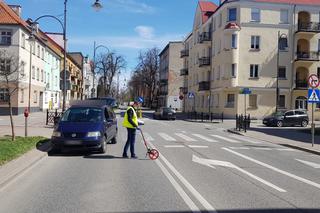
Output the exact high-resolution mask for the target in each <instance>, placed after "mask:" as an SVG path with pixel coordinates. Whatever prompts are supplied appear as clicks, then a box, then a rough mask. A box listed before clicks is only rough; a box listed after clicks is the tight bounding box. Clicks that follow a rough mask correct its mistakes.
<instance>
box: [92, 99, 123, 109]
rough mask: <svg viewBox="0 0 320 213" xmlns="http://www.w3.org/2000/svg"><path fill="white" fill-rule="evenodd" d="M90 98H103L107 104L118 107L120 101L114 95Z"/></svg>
mask: <svg viewBox="0 0 320 213" xmlns="http://www.w3.org/2000/svg"><path fill="white" fill-rule="evenodd" d="M88 100H103V101H105V105H107V106H111V107H112V108H118V102H117V100H116V99H115V98H112V97H99V98H89V99H88Z"/></svg>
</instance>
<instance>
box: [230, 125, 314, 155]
mask: <svg viewBox="0 0 320 213" xmlns="http://www.w3.org/2000/svg"><path fill="white" fill-rule="evenodd" d="M227 132H230V133H232V134H236V135H242V136H246V137H249V138H254V139H258V138H255V137H250V136H247V135H244V134H242V133H240V132H238V131H236V130H234V129H227ZM258 140H261V139H258ZM262 141H266V142H269V143H273V144H278V145H281V146H285V147H289V148H292V149H297V150H301V151H304V152H309V153H312V154H315V155H320V151H317V150H313V149H309V148H304V147H300V146H295V145H292V144H287V143H274V142H272V141H268V140H262Z"/></svg>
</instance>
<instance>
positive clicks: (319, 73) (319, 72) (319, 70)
mask: <svg viewBox="0 0 320 213" xmlns="http://www.w3.org/2000/svg"><path fill="white" fill-rule="evenodd" d="M317 76H318V78H319V77H320V67H318V69H317Z"/></svg>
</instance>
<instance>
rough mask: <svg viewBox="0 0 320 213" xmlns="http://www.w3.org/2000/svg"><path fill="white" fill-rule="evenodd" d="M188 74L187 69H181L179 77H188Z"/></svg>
mask: <svg viewBox="0 0 320 213" xmlns="http://www.w3.org/2000/svg"><path fill="white" fill-rule="evenodd" d="M188 74H189V70H188V68H183V69H181V70H180V76H183V75H188Z"/></svg>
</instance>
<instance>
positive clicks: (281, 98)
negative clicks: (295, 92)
mask: <svg viewBox="0 0 320 213" xmlns="http://www.w3.org/2000/svg"><path fill="white" fill-rule="evenodd" d="M278 104H279V107H281V108H286V96H285V95H279V103H278Z"/></svg>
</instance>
